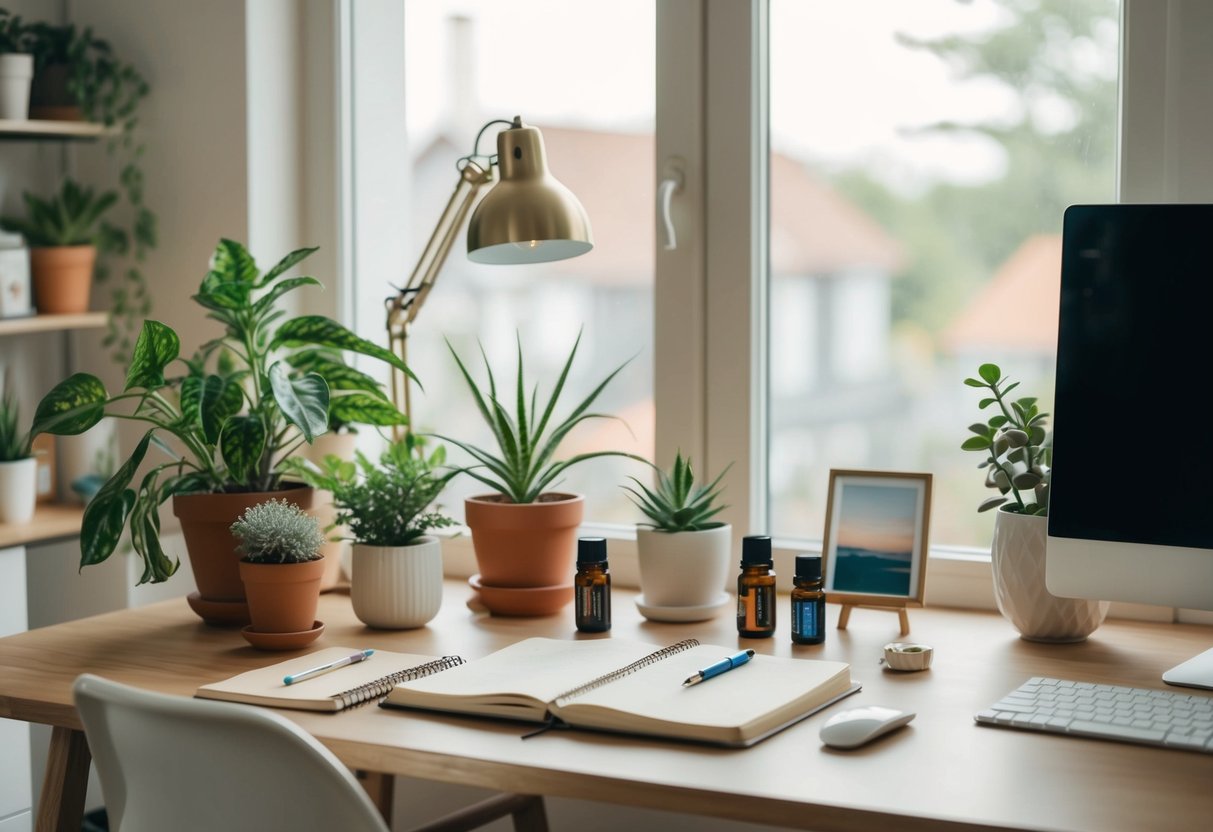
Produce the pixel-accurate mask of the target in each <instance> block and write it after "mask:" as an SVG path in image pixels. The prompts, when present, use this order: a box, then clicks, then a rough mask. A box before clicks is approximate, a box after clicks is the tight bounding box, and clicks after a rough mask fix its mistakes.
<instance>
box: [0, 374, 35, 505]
mask: <svg viewBox="0 0 1213 832" xmlns="http://www.w3.org/2000/svg"><path fill="white" fill-rule="evenodd" d="M20 422H21V408H20V406H19V405H18V404H17V402H16V400H15V399H14V398H13V395H12V392H11V391H8V390H6V391H5V392H4V398H3V399H0V523H28V522H29V521H30V520H31V519H32V518H33V516H34V503H35V496H36V494H37V491H38V489H37V488H36V487H35V486H36V484H37V482H36V478H37V472H38V463H37V461H36V460H35V459H34V454H33V450H32V444H31V443H32V438H31V436H30V434H29V432H28V431H26V430H22V429H21V428H20V427H18V425H19V424H20Z"/></svg>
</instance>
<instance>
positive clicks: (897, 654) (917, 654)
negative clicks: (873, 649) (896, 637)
mask: <svg viewBox="0 0 1213 832" xmlns="http://www.w3.org/2000/svg"><path fill="white" fill-rule="evenodd" d="M934 654H935V650H934V648H932V647H931V645H929V644H913V643H909V642H903V641H896V642H892V643H890V644H886V645H885V646H884V663H885V665H886V666H887V667H888V668H889V669H890V670H906V671H915V670H926V669H927V668H929V667H930V666H931V657H932V656H933V655H934Z"/></svg>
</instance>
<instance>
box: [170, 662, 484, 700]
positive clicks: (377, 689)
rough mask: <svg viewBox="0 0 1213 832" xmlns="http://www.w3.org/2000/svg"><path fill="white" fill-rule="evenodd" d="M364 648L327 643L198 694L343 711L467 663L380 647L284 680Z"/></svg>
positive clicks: (233, 678)
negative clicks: (328, 667)
mask: <svg viewBox="0 0 1213 832" xmlns="http://www.w3.org/2000/svg"><path fill="white" fill-rule="evenodd" d="M357 652H359V651H358V649H357V648H354V647H328V648H326V649H324V650H317V651H316V652H315V653H308V654H307V655H306V656H298V657H296V658H293V659H288V660H287V661H284V662H278V663H277V664H272V665H270V666H269V667H260V668H257V669H256V670H250V671H248V672H247V673H241V674H240V675H239V676H233V677H231V678H230V679H224V680H223V681H222V682H215V683H214V684H210V685H203V686H202V687H200V688H198V690H197V691H195V693H194V696H196V697H200V698H202V699H222V700H225V701H227V702H244V703H247V704H250V705H265V706H267V707H271V708H299V709H302V710H305V711H341V710H344V709H345V708H348V707H351V706H352V705H357V704H358V703H360V702H366V701H367V700H369V699H376V698H378V697H381V696H383V695H384V694H386V693H387V692H388V691H390V690H391V689H392V686H393V685H395V684H396V683H397V682H402V681H406V680H409V679H420V678H422V677H425V676H429V675H431V674H434V673H438V672H439V671H442V670H446V669H447V668H450V667H455V666H456V665H459V664H462V663H463V659H461V658H459V657H458V656H421V655H417V654H413V653H389V652H388V651H386V650H376V651H375V654H374V655H373V656H371V657H370V658H368V659H367V660H366V661H362V662H358V663H357V664H351V665H346V666H345V667H342V668H339V669H337V670H333V671H331V672H329V673H324V674H322V675H320V676H314V677H312V678H311V679H305V680H303V681H301V682H296V683H294V684H293V685H287V684H284V683H283V681H282V680H283V677H285V676H289V675H292V674H296V673H302V672H303V671H305V670H307V669H308V668H311V667H317V666H319V665H322V664H327V663H328V662H331V661H335V660H337V659H340V658H342V657H343V656H349V655H351V654H353V653H357Z"/></svg>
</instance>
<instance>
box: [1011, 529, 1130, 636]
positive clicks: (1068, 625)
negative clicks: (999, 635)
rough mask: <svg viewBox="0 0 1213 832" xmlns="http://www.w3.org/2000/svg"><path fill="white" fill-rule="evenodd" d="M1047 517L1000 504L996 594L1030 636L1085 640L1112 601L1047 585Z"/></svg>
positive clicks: (1022, 630)
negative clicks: (1063, 594)
mask: <svg viewBox="0 0 1213 832" xmlns="http://www.w3.org/2000/svg"><path fill="white" fill-rule="evenodd" d="M1048 529H1049V521H1048V518H1047V517H1041V516H1037V515H1028V514H1016V513H1014V512H1010V511H1003V510H1002V509H999V511H998V516H997V517H995V518H994V543H993V546H991V548H990V559H991V561H992V562H993V566H994V599H995V600H996V601H997V602H998V609H999V611H1000V612H1001V613H1002V614H1003V616H1004V617H1005V618H1006V619H1007V620H1008V621H1010V622H1011V623H1012V624H1013V625H1015V629H1017V630H1019V634H1020V635H1021V636H1022V637H1023V638H1025V639H1027V640H1028V641H1044V642H1053V643H1067V642H1075V641H1082V640H1084V639H1085V638H1086V637H1087V636H1089V635H1090V634H1091V633H1093V632H1095V630H1096V629H1097V628H1098V627H1099V625H1100V624H1102V623H1103V620H1104V617H1105V616H1107V614H1108V602H1107V601H1086V600H1082V599H1077V598H1059V597H1057V596H1056V595H1052V594H1050V593H1049V590H1048V589H1046V588H1045V541H1046V539H1047V537H1048Z"/></svg>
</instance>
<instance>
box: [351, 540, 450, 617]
mask: <svg viewBox="0 0 1213 832" xmlns="http://www.w3.org/2000/svg"><path fill="white" fill-rule="evenodd" d="M353 554H354V560H353V574H352V575H351V576H350V600H351V601H352V602H353V605H354V615H356V616H358V620H359V621H361V622H362V623H363V624H366V625H367V626H368V627H379V628H380V629H384V630H407V629H411V628H413V627H421V626H424V625H425V623H426V622H428V621H429V620H430V619H432V618H433V617H434V616H435V615H437V614H438V609H439V608H440V607H441V606H442V545H441V544H440V543H439V542H438V539H437V538H436V537H430V536H428V535H427V536H426V537H422V538H420V539H419V541H418V542H417V543H414V544H413V545H412V546H366V545H363V544H361V543H355V544H354V553H353Z"/></svg>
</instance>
